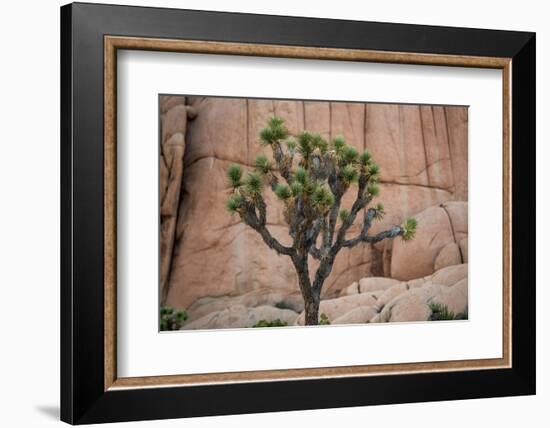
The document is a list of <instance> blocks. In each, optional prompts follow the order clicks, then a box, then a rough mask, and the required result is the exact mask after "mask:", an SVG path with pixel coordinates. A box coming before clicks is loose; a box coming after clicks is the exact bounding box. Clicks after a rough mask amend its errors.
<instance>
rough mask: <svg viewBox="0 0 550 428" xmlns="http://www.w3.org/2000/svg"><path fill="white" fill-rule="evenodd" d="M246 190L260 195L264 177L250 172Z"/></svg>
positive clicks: (245, 183) (246, 181)
mask: <svg viewBox="0 0 550 428" xmlns="http://www.w3.org/2000/svg"><path fill="white" fill-rule="evenodd" d="M244 186H245V189H246V191H247V192H248V193H252V194H258V193H260V192H261V191H262V187H263V182H262V177H261V175H260V174H258V173H257V172H249V173H248V176H247V177H246V179H245V181H244Z"/></svg>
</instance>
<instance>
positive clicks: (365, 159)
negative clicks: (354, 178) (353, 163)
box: [359, 150, 372, 166]
mask: <svg viewBox="0 0 550 428" xmlns="http://www.w3.org/2000/svg"><path fill="white" fill-rule="evenodd" d="M371 159H372V157H371V154H370V152H369V151H368V150H365V151H364V152H363V153H361V156H359V163H360V164H361V165H363V166H368V165H369V162H370V161H371Z"/></svg>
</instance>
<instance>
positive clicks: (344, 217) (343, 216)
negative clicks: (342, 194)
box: [339, 208, 349, 222]
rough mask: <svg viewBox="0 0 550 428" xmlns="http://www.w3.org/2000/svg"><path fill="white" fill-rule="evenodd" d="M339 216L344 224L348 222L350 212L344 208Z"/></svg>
mask: <svg viewBox="0 0 550 428" xmlns="http://www.w3.org/2000/svg"><path fill="white" fill-rule="evenodd" d="M339 215H340V220H342V222H346V221H347V220H348V218H349V210H347V209H346V208H342V209H341V210H340V214H339Z"/></svg>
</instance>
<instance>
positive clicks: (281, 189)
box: [275, 183, 292, 201]
mask: <svg viewBox="0 0 550 428" xmlns="http://www.w3.org/2000/svg"><path fill="white" fill-rule="evenodd" d="M275 194H276V195H277V197H278V198H279V199H280V200H281V201H286V200H287V199H289V198H290V197H291V196H292V191H291V190H290V187H288V186H287V185H286V184H280V183H279V184H277V187H276V188H275Z"/></svg>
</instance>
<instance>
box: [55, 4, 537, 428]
mask: <svg viewBox="0 0 550 428" xmlns="http://www.w3.org/2000/svg"><path fill="white" fill-rule="evenodd" d="M61 54H62V55H61V56H62V58H61V62H62V63H61V104H62V112H61V113H62V114H61V129H62V137H61V157H62V159H61V168H62V170H61V195H62V206H61V213H62V218H61V224H62V228H61V229H62V234H61V244H62V245H61V247H62V254H61V255H62V257H61V259H62V264H61V273H62V275H61V276H62V281H61V339H62V340H61V418H62V420H64V421H66V422H69V423H71V424H85V423H98V422H116V421H129V420H144V419H162V418H178V417H190V416H202V415H223V414H236V413H251V412H269V411H282V410H299V409H315V408H328V407H344V406H363V405H374V404H389V403H406V402H418V401H436V400H454V399H466V398H481V397H496V396H511V395H527V394H534V393H535V257H534V256H535V162H534V160H535V35H534V34H533V33H526V32H511V31H496V30H481V29H466V28H448V27H434V26H418V25H408V24H393V23H372V22H357V21H341V20H327V19H313V18H297V17H283V16H266V15H249V14H233V13H219V12H204V11H200V12H199V11H191V10H175V9H157V8H140V7H128V6H112V5H111V6H108V5H92V4H78V3H76V4H70V5H67V6H63V7H62V8H61Z"/></svg>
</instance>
